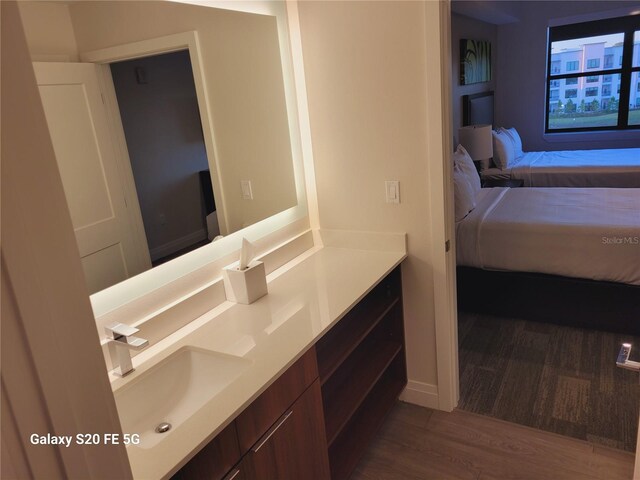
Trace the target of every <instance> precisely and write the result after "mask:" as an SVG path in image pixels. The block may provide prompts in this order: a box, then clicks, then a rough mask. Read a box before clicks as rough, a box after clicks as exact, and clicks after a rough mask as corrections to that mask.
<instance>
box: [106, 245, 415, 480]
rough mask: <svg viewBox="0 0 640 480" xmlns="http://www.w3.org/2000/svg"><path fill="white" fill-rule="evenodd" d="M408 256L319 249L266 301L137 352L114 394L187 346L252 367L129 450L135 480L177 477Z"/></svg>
mask: <svg viewBox="0 0 640 480" xmlns="http://www.w3.org/2000/svg"><path fill="white" fill-rule="evenodd" d="M405 257H406V253H405V252H404V251H376V250H356V249H348V248H336V247H314V248H313V249H312V250H310V251H309V252H308V253H306V254H304V255H302V256H300V257H298V258H297V259H296V260H294V261H292V262H290V264H288V265H285V266H284V267H282V268H281V269H280V270H278V271H276V272H274V273H273V274H271V275H269V277H268V280H269V284H268V286H269V294H268V295H267V296H265V297H263V298H261V299H259V300H258V301H256V302H254V303H253V304H251V305H237V304H233V303H230V302H225V303H223V304H222V305H220V306H218V307H217V308H215V309H213V310H211V311H209V312H207V313H206V314H205V315H202V316H201V317H199V318H198V319H196V320H195V321H193V322H191V323H190V324H189V325H187V326H186V327H184V328H182V329H180V330H179V331H177V332H175V333H174V334H172V335H171V336H169V337H167V338H166V339H164V340H163V341H161V342H158V343H157V344H155V345H153V346H151V347H149V348H148V349H147V350H146V351H144V352H142V353H141V354H140V355H138V356H137V357H136V358H135V359H134V366H135V367H136V370H135V371H134V372H133V373H132V374H131V375H129V376H127V377H126V378H124V379H118V380H114V381H113V382H112V386H113V389H114V391H115V390H118V389H119V388H121V387H122V386H124V385H127V384H128V383H130V382H131V381H133V380H135V379H136V378H138V377H139V376H141V375H143V374H144V372H145V371H147V370H148V369H149V368H152V367H153V366H154V365H156V364H157V363H158V362H160V361H161V360H163V359H164V358H166V357H167V356H168V355H170V354H171V353H173V352H175V351H176V350H178V349H180V348H182V347H184V346H194V347H199V348H203V349H207V350H213V351H216V352H221V353H226V354H230V355H235V356H238V357H243V358H245V359H247V360H250V361H251V362H252V363H251V365H250V366H249V367H248V368H246V369H245V370H244V371H243V373H242V374H240V376H238V377H237V378H236V379H235V380H233V381H232V382H231V383H230V384H229V385H228V386H226V387H225V388H224V390H222V392H220V393H219V394H218V395H217V396H216V397H214V398H213V399H212V400H210V401H209V402H208V403H207V404H205V405H204V406H203V407H202V408H200V409H199V410H198V411H197V412H194V414H193V415H192V416H191V417H190V418H189V419H188V420H186V421H185V422H184V423H182V424H181V425H178V426H174V428H173V429H172V430H171V431H170V432H168V433H166V434H164V435H166V437H165V438H163V439H162V440H161V441H160V442H158V443H157V444H155V445H154V446H153V447H152V448H143V447H144V445H139V446H128V447H127V453H128V455H129V460H130V462H131V468H132V471H133V475H134V478H137V479H158V478H165V477H168V476H170V475H171V474H173V473H175V471H177V469H178V467H179V466H181V465H183V464H184V463H185V461H184V460H185V458H190V457H191V456H192V455H191V454H192V453H193V452H194V451H195V450H197V449H198V447H200V446H201V445H205V444H206V443H207V442H208V441H209V440H210V439H212V438H213V437H214V436H215V435H217V434H218V433H219V432H220V431H221V430H222V429H223V428H224V427H225V426H226V425H228V424H229V423H230V422H231V421H232V420H233V419H234V418H235V417H236V416H237V415H238V414H240V412H242V411H243V410H244V409H245V408H246V407H247V406H248V405H249V404H250V403H251V402H252V401H253V400H255V399H256V398H257V397H258V396H259V395H260V394H261V393H262V392H263V391H264V390H265V389H266V388H267V387H268V386H269V385H270V384H271V383H273V381H275V380H276V379H277V378H278V377H279V376H280V374H281V373H283V372H284V371H285V370H286V369H287V368H288V367H289V366H291V365H292V364H293V363H294V362H295V361H296V360H297V359H298V358H300V357H301V356H302V354H303V353H304V352H305V351H307V350H308V349H309V348H310V347H311V346H312V345H313V344H315V343H316V342H317V341H318V339H319V338H320V337H321V336H322V335H323V334H324V333H325V332H327V331H328V330H329V329H330V328H331V327H332V326H333V325H334V324H335V323H336V322H337V321H338V320H339V319H340V318H342V316H343V315H344V314H345V313H346V312H348V311H349V310H350V309H351V308H352V307H353V306H354V305H355V304H356V303H357V302H358V301H359V300H360V299H361V298H362V297H363V296H364V295H365V294H366V293H367V292H368V291H369V290H371V288H373V286H375V285H376V284H377V283H378V282H379V281H380V280H382V279H383V278H384V277H385V276H386V275H387V274H388V273H389V272H390V271H391V270H393V268H395V267H396V266H397V265H398V264H399V263H400V262H401V261H402V260H403V259H404V258H405ZM157 400H158V399H149V401H157ZM125 433H136V432H126V431H125Z"/></svg>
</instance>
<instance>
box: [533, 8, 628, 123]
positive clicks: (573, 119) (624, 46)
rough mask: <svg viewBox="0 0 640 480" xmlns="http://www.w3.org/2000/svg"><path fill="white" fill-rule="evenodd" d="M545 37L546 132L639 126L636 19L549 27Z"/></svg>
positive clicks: (624, 18)
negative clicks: (547, 40) (546, 71)
mask: <svg viewBox="0 0 640 480" xmlns="http://www.w3.org/2000/svg"><path fill="white" fill-rule="evenodd" d="M548 38H549V44H548V53H547V55H548V57H547V62H548V63H547V64H548V71H549V72H550V73H549V74H548V75H547V102H546V114H547V117H546V128H545V131H546V132H562V131H586V130H623V129H630V128H634V129H638V128H640V15H635V16H633V15H629V16H625V17H618V18H610V19H606V20H597V21H591V22H585V23H580V24H571V25H562V26H557V27H551V28H549V35H548ZM562 67H564V70H563V69H562ZM600 79H602V88H600V87H599V86H598V83H599V81H600ZM562 80H564V86H572V88H565V89H559V88H558V87H561V86H562V85H563V84H562Z"/></svg>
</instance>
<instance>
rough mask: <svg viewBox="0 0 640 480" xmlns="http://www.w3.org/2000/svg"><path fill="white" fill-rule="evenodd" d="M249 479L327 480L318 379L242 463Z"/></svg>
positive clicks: (327, 463) (325, 444)
mask: <svg viewBox="0 0 640 480" xmlns="http://www.w3.org/2000/svg"><path fill="white" fill-rule="evenodd" d="M242 463H243V465H244V466H245V468H244V470H245V473H246V478H247V480H254V479H255V480H264V479H269V480H300V479H309V480H326V479H329V460H328V456H327V442H326V438H325V432H324V416H323V413H322V399H321V396H320V383H319V381H318V380H316V381H315V382H314V383H313V385H311V387H309V388H308V389H307V391H306V392H305V393H304V394H303V395H302V396H301V397H300V398H299V399H298V401H296V403H294V404H293V405H292V406H291V408H290V409H289V410H287V411H286V412H285V414H284V415H283V416H282V417H280V418H279V419H278V421H277V422H276V423H275V424H274V426H273V427H272V428H271V429H270V430H269V431H268V432H267V433H266V434H265V435H264V436H263V437H262V438H260V439H259V440H258V442H256V444H255V445H254V446H253V448H252V449H251V450H250V451H249V453H248V454H247V455H246V456H245V458H244V460H243V462H242Z"/></svg>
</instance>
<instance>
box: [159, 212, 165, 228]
mask: <svg viewBox="0 0 640 480" xmlns="http://www.w3.org/2000/svg"><path fill="white" fill-rule="evenodd" d="M158 221H159V222H160V225H161V226H163V227H164V226H165V225H166V224H167V217H166V216H165V214H164V213H161V214H160V215H158Z"/></svg>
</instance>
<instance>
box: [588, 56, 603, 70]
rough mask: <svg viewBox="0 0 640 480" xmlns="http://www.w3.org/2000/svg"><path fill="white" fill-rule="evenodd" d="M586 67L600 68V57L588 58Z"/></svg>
mask: <svg viewBox="0 0 640 480" xmlns="http://www.w3.org/2000/svg"><path fill="white" fill-rule="evenodd" d="M587 68H600V59H599V58H590V59H588V60H587Z"/></svg>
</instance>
